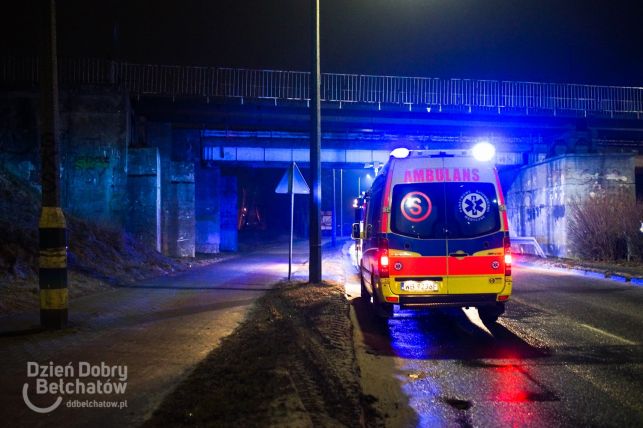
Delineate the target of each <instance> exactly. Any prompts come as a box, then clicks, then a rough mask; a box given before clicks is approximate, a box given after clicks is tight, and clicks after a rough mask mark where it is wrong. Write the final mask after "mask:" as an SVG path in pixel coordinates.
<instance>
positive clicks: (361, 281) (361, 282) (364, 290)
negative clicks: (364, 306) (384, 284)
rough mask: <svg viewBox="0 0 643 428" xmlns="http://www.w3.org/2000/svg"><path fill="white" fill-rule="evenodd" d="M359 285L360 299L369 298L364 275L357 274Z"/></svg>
mask: <svg viewBox="0 0 643 428" xmlns="http://www.w3.org/2000/svg"><path fill="white" fill-rule="evenodd" d="M359 285H360V288H361V291H362V299H364V300H371V296H370V295H369V294H368V289H367V288H366V283H365V282H364V276H363V275H362V274H361V273H360V274H359Z"/></svg>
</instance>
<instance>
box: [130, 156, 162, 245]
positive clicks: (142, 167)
mask: <svg viewBox="0 0 643 428" xmlns="http://www.w3.org/2000/svg"><path fill="white" fill-rule="evenodd" d="M128 155H129V156H128V170H127V195H128V207H127V216H126V219H125V229H126V230H127V232H129V233H131V234H132V236H134V237H135V238H137V239H138V240H140V241H141V242H143V243H145V244H147V245H148V246H149V247H150V248H154V249H156V251H159V252H160V251H161V160H160V156H159V152H158V149H157V148H156V147H153V148H134V149H130V150H129V153H128Z"/></svg>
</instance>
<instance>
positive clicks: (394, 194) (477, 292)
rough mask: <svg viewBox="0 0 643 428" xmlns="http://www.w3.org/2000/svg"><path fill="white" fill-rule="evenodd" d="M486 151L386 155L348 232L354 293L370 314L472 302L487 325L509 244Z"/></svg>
mask: <svg viewBox="0 0 643 428" xmlns="http://www.w3.org/2000/svg"><path fill="white" fill-rule="evenodd" d="M494 155H495V149H494V148H493V146H492V145H491V144H489V143H480V144H478V145H476V146H474V147H473V149H472V150H458V151H440V150H407V149H396V150H394V151H393V152H391V156H390V158H389V161H388V162H387V163H386V165H385V166H384V168H383V169H382V171H381V173H380V174H379V175H378V176H377V177H376V179H375V181H374V183H373V186H372V187H371V189H370V190H369V191H368V192H367V193H366V195H365V198H364V204H363V207H362V212H363V213H364V214H363V219H362V222H358V223H355V224H353V230H352V234H351V235H352V237H353V239H356V240H358V243H357V245H356V247H358V248H359V250H360V252H359V254H358V264H359V271H360V279H361V288H362V296H363V297H366V298H369V299H370V301H371V302H372V304H373V306H374V309H375V312H376V313H377V314H378V315H380V316H382V317H391V316H393V313H394V307H395V306H396V305H398V306H399V307H400V308H444V307H475V308H477V309H478V314H479V315H480V318H481V319H482V321H483V322H485V323H493V322H495V321H496V320H497V319H498V317H499V316H500V315H501V314H502V313H503V312H504V310H505V302H506V301H507V300H508V299H509V296H510V295H511V287H512V283H511V248H510V240H509V230H508V221H507V212H506V206H505V202H504V198H503V194H502V190H501V188H500V181H499V179H498V173H497V170H496V168H495V166H494V165H493V163H492V159H493V158H494ZM360 223H362V224H360Z"/></svg>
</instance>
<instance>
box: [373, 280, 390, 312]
mask: <svg viewBox="0 0 643 428" xmlns="http://www.w3.org/2000/svg"><path fill="white" fill-rule="evenodd" d="M371 284H374V282H371ZM373 309H374V310H375V315H377V317H378V318H380V319H388V318H393V304H391V303H386V302H382V301H380V298H379V296H378V295H377V292H376V291H375V287H374V286H373Z"/></svg>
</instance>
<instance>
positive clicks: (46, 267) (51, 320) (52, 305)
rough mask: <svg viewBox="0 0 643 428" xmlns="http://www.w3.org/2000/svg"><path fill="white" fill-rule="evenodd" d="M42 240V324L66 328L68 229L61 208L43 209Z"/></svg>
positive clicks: (40, 264) (40, 236)
mask: <svg viewBox="0 0 643 428" xmlns="http://www.w3.org/2000/svg"><path fill="white" fill-rule="evenodd" d="M38 235H39V238H40V256H39V257H38V263H39V272H38V273H39V277H40V325H41V326H42V327H44V328H63V327H64V326H65V325H66V324H67V304H68V301H69V298H68V291H67V228H66V226H65V217H64V215H63V211H62V209H61V208H60V207H46V206H43V207H42V211H41V214H40V223H39V225H38Z"/></svg>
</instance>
